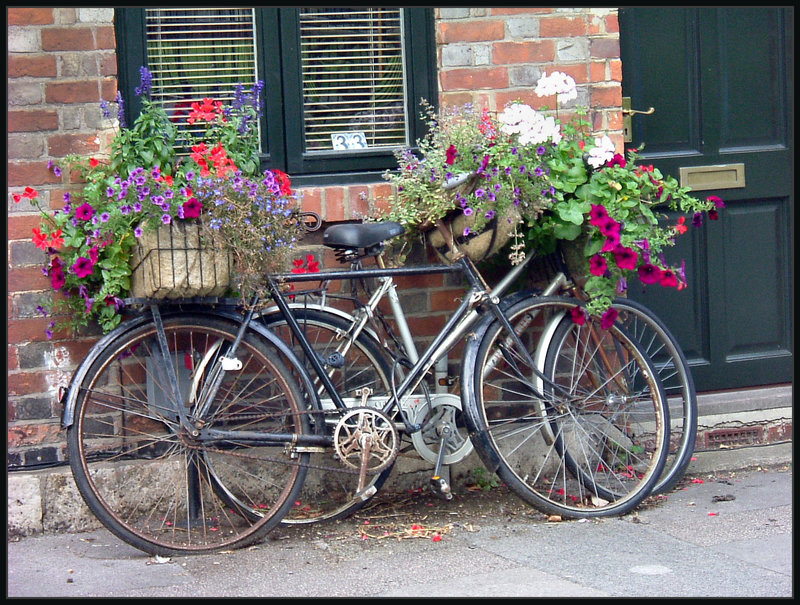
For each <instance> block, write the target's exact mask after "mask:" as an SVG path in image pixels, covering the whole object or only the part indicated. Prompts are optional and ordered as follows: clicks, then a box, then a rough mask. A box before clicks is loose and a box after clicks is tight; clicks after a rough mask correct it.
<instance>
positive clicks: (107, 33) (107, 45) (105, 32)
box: [95, 25, 117, 50]
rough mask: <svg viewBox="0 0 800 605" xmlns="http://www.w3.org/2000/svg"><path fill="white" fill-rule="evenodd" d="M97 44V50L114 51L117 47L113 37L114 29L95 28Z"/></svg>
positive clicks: (108, 27) (107, 27)
mask: <svg viewBox="0 0 800 605" xmlns="http://www.w3.org/2000/svg"><path fill="white" fill-rule="evenodd" d="M96 36H97V44H96V47H95V48H97V49H98V50H115V49H116V47H117V39H116V36H115V35H114V27H113V26H111V25H109V26H106V27H98V28H97V34H96Z"/></svg>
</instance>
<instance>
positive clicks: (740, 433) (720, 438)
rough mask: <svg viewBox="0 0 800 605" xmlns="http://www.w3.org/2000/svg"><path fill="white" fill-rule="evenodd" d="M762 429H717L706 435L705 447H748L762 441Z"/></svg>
mask: <svg viewBox="0 0 800 605" xmlns="http://www.w3.org/2000/svg"><path fill="white" fill-rule="evenodd" d="M763 432H764V429H763V428H762V427H758V426H757V427H752V428H741V429H718V430H716V431H709V432H708V433H706V446H707V447H713V446H720V445H729V446H730V445H750V444H752V443H759V442H761V440H762V439H763Z"/></svg>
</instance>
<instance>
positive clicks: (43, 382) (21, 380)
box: [6, 330, 50, 395]
mask: <svg viewBox="0 0 800 605" xmlns="http://www.w3.org/2000/svg"><path fill="white" fill-rule="evenodd" d="M43 332H44V330H43ZM43 336H44V334H43ZM49 388H50V385H49V384H48V382H47V372H18V373H11V374H8V382H7V383H6V389H7V390H8V394H9V395H30V394H32V393H45V392H47V390H48V389H49Z"/></svg>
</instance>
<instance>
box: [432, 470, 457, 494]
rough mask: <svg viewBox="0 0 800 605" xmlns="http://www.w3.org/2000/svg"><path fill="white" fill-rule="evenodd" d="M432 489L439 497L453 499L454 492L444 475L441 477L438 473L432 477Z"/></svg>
mask: <svg viewBox="0 0 800 605" xmlns="http://www.w3.org/2000/svg"><path fill="white" fill-rule="evenodd" d="M431 489H432V490H433V493H434V494H435V495H436V496H438V497H439V498H443V499H445V500H452V499H453V492H452V491H451V490H450V484H449V483H448V482H447V481H445V479H444V477H439V476H438V475H435V476H433V477H431Z"/></svg>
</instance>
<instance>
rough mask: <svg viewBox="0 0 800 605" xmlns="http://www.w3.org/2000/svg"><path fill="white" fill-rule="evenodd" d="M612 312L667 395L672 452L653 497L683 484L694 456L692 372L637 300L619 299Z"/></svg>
mask: <svg viewBox="0 0 800 605" xmlns="http://www.w3.org/2000/svg"><path fill="white" fill-rule="evenodd" d="M612 308H613V309H615V310H616V311H617V312H618V313H619V315H618V317H617V320H616V321H617V324H619V325H621V326H623V327H624V329H625V331H626V332H627V334H629V335H630V336H631V337H632V338H634V339H635V340H636V342H638V343H639V344H640V345H642V349H643V350H644V352H645V353H647V355H648V357H649V358H650V359H651V361H652V362H653V365H654V366H655V369H656V372H657V373H658V377H659V379H660V380H661V385H662V386H663V388H664V392H665V394H666V395H667V401H668V403H669V418H670V451H669V454H668V456H667V462H666V464H665V465H664V470H663V471H662V473H661V477H660V478H659V480H658V483H656V486H655V487H654V488H653V493H654V494H663V493H665V492H667V491H669V490H671V489H672V488H673V487H675V485H676V484H677V483H678V482H679V481H680V480H681V478H682V477H683V475H684V474H685V472H686V469H687V468H688V466H689V464H690V462H691V460H692V455H693V454H694V448H695V440H696V439H697V419H698V410H697V392H696V390H695V385H694V379H693V377H692V371H691V368H690V367H689V362H688V361H687V360H686V356H685V355H684V353H683V350H682V349H681V347H680V344H678V341H677V339H676V338H675V337H674V336H673V335H672V333H671V332H670V330H669V328H667V326H666V324H665V323H664V322H663V321H662V320H661V319H660V318H659V317H658V316H657V315H656V314H655V313H653V311H651V310H650V309H649V308H648V307H646V306H645V305H643V304H641V303H640V302H637V301H635V300H628V299H625V298H617V299H615V300H614V302H613V303H612Z"/></svg>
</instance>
